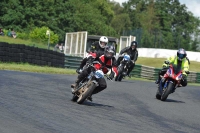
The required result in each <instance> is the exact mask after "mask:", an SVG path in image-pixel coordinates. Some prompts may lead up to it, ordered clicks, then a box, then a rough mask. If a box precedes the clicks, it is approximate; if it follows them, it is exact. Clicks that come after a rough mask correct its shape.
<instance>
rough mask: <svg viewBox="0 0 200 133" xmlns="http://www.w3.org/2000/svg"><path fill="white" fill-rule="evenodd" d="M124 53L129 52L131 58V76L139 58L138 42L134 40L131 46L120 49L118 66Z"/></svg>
mask: <svg viewBox="0 0 200 133" xmlns="http://www.w3.org/2000/svg"><path fill="white" fill-rule="evenodd" d="M123 53H127V54H128V55H129V56H130V58H131V61H130V67H129V68H128V72H127V76H129V77H130V73H131V71H132V70H133V68H134V67H135V62H136V61H137V58H138V51H137V42H136V41H132V42H131V46H128V47H125V48H124V49H122V50H121V51H120V53H119V56H118V59H117V65H118V66H119V65H120V62H121V60H122V59H123V56H122V54H123Z"/></svg>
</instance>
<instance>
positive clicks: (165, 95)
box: [161, 82, 174, 101]
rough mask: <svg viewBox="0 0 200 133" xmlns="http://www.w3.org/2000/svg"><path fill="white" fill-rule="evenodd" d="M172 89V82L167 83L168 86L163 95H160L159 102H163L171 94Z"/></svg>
mask: <svg viewBox="0 0 200 133" xmlns="http://www.w3.org/2000/svg"><path fill="white" fill-rule="evenodd" d="M173 88H174V84H173V83H172V82H169V83H168V86H167V87H166V88H165V89H164V90H163V93H162V95H161V101H165V100H166V99H167V97H168V96H169V94H170V93H171V92H172V89H173Z"/></svg>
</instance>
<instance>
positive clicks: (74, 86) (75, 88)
mask: <svg viewBox="0 0 200 133" xmlns="http://www.w3.org/2000/svg"><path fill="white" fill-rule="evenodd" d="M78 85H79V82H78V79H77V80H76V81H75V83H74V84H71V88H72V94H74V92H75V91H76V90H77V89H78Z"/></svg>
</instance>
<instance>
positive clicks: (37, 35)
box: [29, 26, 59, 44]
mask: <svg viewBox="0 0 200 133" xmlns="http://www.w3.org/2000/svg"><path fill="white" fill-rule="evenodd" d="M47 30H49V28H48V27H45V26H43V27H41V28H38V27H36V28H35V29H34V30H33V31H31V32H30V34H29V38H30V39H34V40H38V41H41V42H47V41H48V38H49V36H48V35H46V31H47ZM49 31H50V30H49ZM58 38H59V37H58V35H57V34H55V33H54V32H53V31H50V44H54V43H57V42H58V40H59V39H58Z"/></svg>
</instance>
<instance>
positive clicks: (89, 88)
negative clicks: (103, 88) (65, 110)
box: [72, 64, 104, 104]
mask: <svg viewBox="0 0 200 133" xmlns="http://www.w3.org/2000/svg"><path fill="white" fill-rule="evenodd" d="M88 67H94V66H93V65H92V64H90V65H89V64H88ZM99 78H104V73H103V71H102V70H95V69H93V71H91V73H90V74H89V75H88V76H87V77H85V78H84V79H83V80H82V81H81V82H80V83H79V85H78V87H77V89H76V90H75V91H73V90H72V94H73V97H72V101H74V102H77V103H78V104H82V103H83V102H84V101H85V100H86V99H87V98H88V97H90V96H91V95H92V93H93V91H94V90H95V88H96V87H97V86H99V84H98V82H97V79H99Z"/></svg>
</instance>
